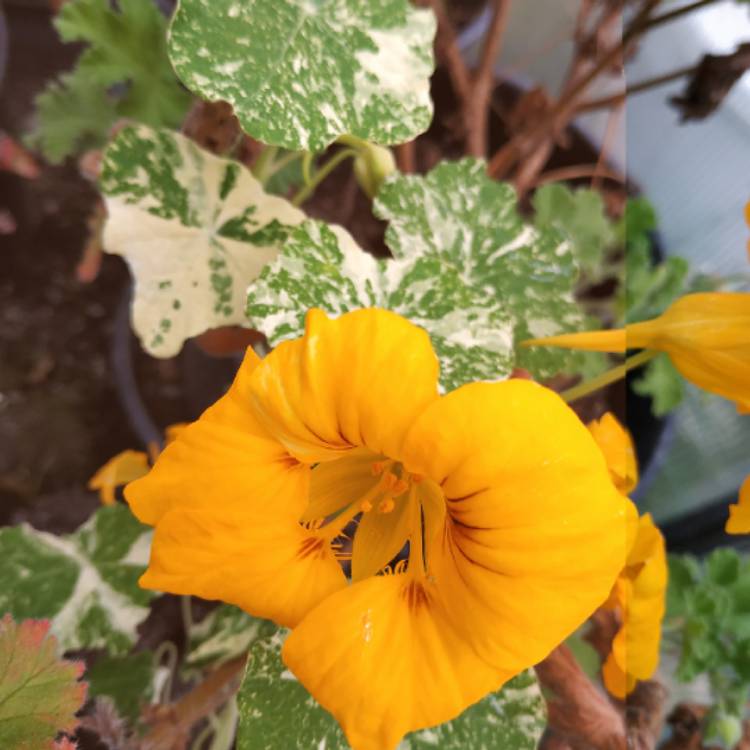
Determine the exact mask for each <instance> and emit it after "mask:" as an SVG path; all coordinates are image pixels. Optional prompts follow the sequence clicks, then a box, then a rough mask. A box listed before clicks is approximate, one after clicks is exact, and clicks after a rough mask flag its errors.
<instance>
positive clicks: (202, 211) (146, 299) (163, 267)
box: [100, 125, 304, 357]
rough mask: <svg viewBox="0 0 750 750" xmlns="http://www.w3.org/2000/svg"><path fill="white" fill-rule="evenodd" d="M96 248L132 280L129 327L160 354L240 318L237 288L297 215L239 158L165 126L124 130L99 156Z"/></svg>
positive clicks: (269, 256)
mask: <svg viewBox="0 0 750 750" xmlns="http://www.w3.org/2000/svg"><path fill="white" fill-rule="evenodd" d="M100 186H101V190H102V193H103V195H104V200H105V203H106V206H107V212H108V219H107V223H106V225H105V229H104V237H103V243H104V247H105V249H106V250H107V251H108V252H110V253H115V254H118V255H122V256H123V257H124V258H125V259H126V260H127V262H128V264H129V265H130V268H131V271H132V273H133V276H134V278H135V298H134V300H133V308H132V319H133V327H134V329H135V331H136V333H137V334H138V336H139V337H140V339H141V341H142V343H143V346H144V348H145V349H146V350H147V351H148V352H149V353H150V354H153V355H155V356H160V357H168V356H172V355H174V354H177V352H178V351H179V350H180V347H181V346H182V343H183V342H184V341H185V339H187V338H189V337H190V336H194V335H197V334H199V333H202V332H203V331H205V330H207V329H209V328H215V327H217V326H224V325H233V324H242V323H244V322H245V317H244V306H245V289H246V288H247V285H248V283H249V282H250V281H251V280H252V279H254V278H255V277H256V276H257V275H258V274H259V273H260V271H261V269H262V268H263V267H264V265H265V264H266V263H268V262H270V261H271V260H273V259H274V258H275V257H276V255H277V254H278V251H279V248H280V245H281V243H282V242H283V240H284V239H285V237H286V236H287V235H288V233H289V231H290V228H291V227H292V226H293V225H296V224H298V223H299V222H300V221H302V219H303V218H304V214H302V212H301V211H299V210H298V209H296V208H295V207H294V206H292V205H291V204H290V203H289V202H288V201H286V200H284V199H283V198H279V197H277V196H272V195H268V194H267V193H266V192H265V191H264V190H263V187H262V185H261V183H260V182H258V181H257V180H256V179H255V178H254V177H253V176H252V174H251V173H250V172H249V170H247V169H246V168H245V167H244V166H242V165H241V164H239V163H238V162H234V161H230V160H228V159H222V158H220V157H217V156H214V155H213V154H210V153H209V152H207V151H203V150H202V149H200V148H199V147H198V146H197V145H195V144H194V143H193V142H192V141H190V140H188V139H187V138H185V137H184V136H182V135H180V134H178V133H174V132H172V131H169V130H152V129H150V128H148V127H146V126H137V125H132V126H128V127H126V128H124V129H123V130H122V131H120V133H119V134H118V135H117V137H116V138H115V139H114V140H113V141H112V143H111V144H110V145H109V147H108V148H107V149H106V151H105V153H104V159H103V163H102V173H101V178H100Z"/></svg>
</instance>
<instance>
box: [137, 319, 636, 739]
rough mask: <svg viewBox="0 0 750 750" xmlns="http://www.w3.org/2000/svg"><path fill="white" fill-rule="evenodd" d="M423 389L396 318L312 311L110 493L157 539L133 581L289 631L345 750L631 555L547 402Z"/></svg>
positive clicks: (488, 684)
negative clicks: (141, 473)
mask: <svg viewBox="0 0 750 750" xmlns="http://www.w3.org/2000/svg"><path fill="white" fill-rule="evenodd" d="M437 384H438V362H437V358H436V356H435V354H434V352H433V350H432V347H431V345H430V341H429V338H428V336H427V334H426V333H425V332H424V331H423V330H421V329H420V328H417V327H416V326H414V325H412V324H411V323H409V322H408V321H407V320H405V319H404V318H401V317H399V316H398V315H396V314H394V313H391V312H388V311H385V310H378V309H366V310H358V311H355V312H351V313H347V314H345V315H342V316H341V317H339V318H337V319H335V320H330V319H328V318H327V317H326V315H325V314H324V313H322V312H321V311H320V310H312V311H310V313H309V314H308V317H307V323H306V330H305V334H304V336H303V337H302V338H300V339H297V340H295V341H289V342H285V343H282V344H280V345H279V346H278V347H277V348H276V349H275V350H274V351H273V352H271V354H269V355H268V356H267V357H266V358H265V359H263V360H259V359H258V358H257V356H256V355H255V354H254V353H253V352H252V350H248V352H247V355H246V357H245V360H244V362H243V364H242V366H241V368H240V371H239V373H238V375H237V378H236V380H235V382H234V384H233V385H232V387H231V389H230V390H229V392H228V393H227V394H226V395H225V396H224V397H223V398H221V399H220V400H219V401H218V402H217V403H216V404H214V406H212V407H211V408H209V409H208V410H207V411H206V412H205V413H204V414H203V416H202V417H201V418H200V419H199V420H198V421H197V422H196V423H194V424H192V425H191V426H189V427H188V428H186V429H185V430H184V431H183V432H182V434H181V435H180V436H179V437H178V438H177V440H176V441H175V442H174V443H172V444H171V445H170V446H168V447H167V449H166V450H165V451H164V453H162V455H161V456H160V457H159V459H158V460H157V462H156V465H155V466H154V468H153V469H152V471H151V472H150V473H149V475H148V476H146V477H145V478H143V479H139V480H137V481H135V482H134V483H132V484H130V485H129V486H128V487H127V488H126V491H125V494H126V498H127V500H128V502H129V503H130V505H131V507H132V509H133V511H134V513H135V514H136V515H137V516H138V518H140V519H141V520H142V521H144V522H145V523H148V524H152V525H154V526H156V531H155V535H154V541H153V547H152V550H151V561H150V564H149V567H148V570H147V571H146V573H145V574H144V575H143V577H142V579H141V584H142V585H143V586H145V587H147V588H153V589H157V590H160V591H168V592H174V593H180V594H195V595H198V596H201V597H204V598H208V599H221V600H224V601H227V602H230V603H233V604H236V605H238V606H240V607H242V608H243V609H245V610H246V611H247V612H249V613H251V614H253V615H256V616H258V617H264V618H269V619H272V620H275V621H276V622H277V623H280V624H281V625H284V626H288V627H290V628H293V631H292V633H291V634H290V635H289V636H288V638H287V640H286V642H285V644H284V648H283V652H282V655H283V659H284V661H285V663H286V665H287V666H288V667H289V669H290V670H291V671H292V672H293V673H294V674H295V675H296V676H297V677H298V678H299V680H300V681H301V682H302V684H303V685H304V686H305V687H306V688H307V689H308V690H309V691H310V693H312V695H313V696H314V697H315V698H316V699H317V700H318V701H319V702H320V703H321V705H322V706H323V707H324V708H326V709H328V710H329V711H330V712H331V713H332V714H333V715H334V716H335V718H336V719H337V720H338V721H339V723H340V724H341V726H342V728H343V730H344V732H345V733H346V735H347V738H348V740H349V743H350V744H351V746H352V747H353V748H354V749H355V750H393V748H395V747H396V745H397V744H398V742H399V740H400V738H401V737H402V736H403V735H404V734H405V733H407V732H410V731H413V730H417V729H420V728H423V727H428V726H433V725H436V724H439V723H442V722H444V721H447V720H449V719H452V718H454V717H455V716H457V715H458V714H459V713H460V712H462V711H463V710H464V709H465V708H466V707H467V706H469V705H470V704H472V703H474V702H475V701H477V700H479V699H481V698H482V697H483V696H484V695H486V694H487V693H488V692H490V691H493V690H496V689H498V688H499V687H500V686H501V685H502V684H503V683H504V682H505V681H506V680H508V679H509V678H511V677H512V676H513V675H515V674H517V673H518V672H520V671H521V670H523V669H525V668H527V667H529V666H531V665H533V664H536V663H537V662H539V661H540V660H542V659H543V658H545V657H546V656H547V654H549V652H550V651H551V650H552V649H553V648H555V647H556V646H557V645H558V644H559V643H561V642H562V640H563V639H564V638H565V637H567V635H569V634H570V633H571V632H573V631H574V630H575V629H576V628H577V627H578V626H579V625H580V624H581V623H582V622H583V621H584V620H585V619H586V618H587V617H588V616H589V615H590V614H591V613H592V612H593V611H594V610H595V609H596V607H597V606H598V605H599V604H600V603H601V602H602V601H603V600H604V599H605V598H606V597H607V595H608V594H609V592H610V590H611V588H612V585H613V582H614V581H615V578H616V576H617V574H618V572H619V571H620V570H621V568H622V566H623V562H624V560H625V557H626V549H625V545H626V528H625V527H626V515H627V506H626V502H627V501H626V499H625V498H624V497H623V496H622V495H621V494H620V493H618V492H617V491H616V489H615V488H614V486H613V485H612V482H611V481H610V478H609V474H608V472H607V467H606V464H605V461H604V459H603V457H602V453H601V451H600V450H599V448H598V447H597V445H596V443H595V441H594V440H593V439H592V437H591V435H590V433H589V432H588V430H587V429H586V428H585V426H584V425H583V424H581V422H580V421H579V420H578V418H577V417H576V415H575V414H574V412H573V411H571V410H570V409H569V407H568V406H566V405H565V403H564V402H563V401H562V400H561V399H560V397H559V396H558V395H557V394H555V393H554V392H552V391H550V390H548V389H546V388H544V387H542V386H541V385H538V384H536V383H533V382H529V381H525V380H509V381H505V382H501V383H474V384H470V385H466V386H464V387H462V388H459V389H458V390H456V391H453V392H451V393H449V394H448V395H446V396H442V397H441V396H439V394H438V387H437ZM357 519H358V521H359V522H358V525H357V526H356V530H353V527H354V525H355V524H354V523H352V522H353V521H356V520H357ZM407 541H408V543H409V546H408V562H405V561H404V560H401V561H400V562H398V563H397V564H393V561H394V559H395V558H396V557H397V556H398V554H399V552H400V551H402V548H404V545H405V543H406V542H407ZM345 558H346V559H350V560H351V571H352V574H351V582H349V581H348V580H347V577H346V576H345V574H344V572H343V570H342V565H341V560H342V559H345Z"/></svg>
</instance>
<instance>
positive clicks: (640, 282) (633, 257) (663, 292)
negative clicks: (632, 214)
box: [625, 239, 689, 323]
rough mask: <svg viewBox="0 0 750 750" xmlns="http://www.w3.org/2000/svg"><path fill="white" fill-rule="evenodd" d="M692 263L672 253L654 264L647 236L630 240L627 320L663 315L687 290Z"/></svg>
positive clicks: (628, 250) (627, 265) (627, 260)
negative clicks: (687, 278)
mask: <svg viewBox="0 0 750 750" xmlns="http://www.w3.org/2000/svg"><path fill="white" fill-rule="evenodd" d="M688 271H689V264H688V262H687V261H686V260H685V259H684V258H678V257H676V256H672V257H670V258H667V259H666V260H665V261H663V262H662V263H659V264H657V265H654V264H653V261H652V257H651V246H650V244H649V243H648V241H647V240H646V239H641V240H640V241H638V242H635V243H630V244H629V245H628V248H627V255H626V271H625V302H626V313H625V322H626V323H638V322H639V321H641V320H649V319H651V318H655V317H656V316H657V315H661V313H663V312H664V311H665V310H666V309H667V307H669V305H671V304H672V302H673V301H674V300H675V299H676V298H677V297H679V296H680V294H682V293H683V291H684V289H685V280H686V277H687V274H688Z"/></svg>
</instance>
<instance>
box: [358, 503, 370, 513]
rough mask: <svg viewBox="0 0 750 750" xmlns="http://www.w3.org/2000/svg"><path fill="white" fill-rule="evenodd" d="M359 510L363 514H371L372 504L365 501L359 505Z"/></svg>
mask: <svg viewBox="0 0 750 750" xmlns="http://www.w3.org/2000/svg"><path fill="white" fill-rule="evenodd" d="M359 508H360V510H361V511H362V512H363V513H369V512H370V511H371V510H372V503H371V502H370V501H369V500H363V501H362V502H361V503H360V504H359Z"/></svg>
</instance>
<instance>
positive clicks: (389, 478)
mask: <svg viewBox="0 0 750 750" xmlns="http://www.w3.org/2000/svg"><path fill="white" fill-rule="evenodd" d="M398 482H399V479H398V477H397V476H396V475H395V474H394V473H393V472H392V471H389V472H388V473H387V474H386V475H385V476H384V477H383V487H384V489H386V490H392V489H393V488H394V487H395V486H396V485H397V484H398Z"/></svg>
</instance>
